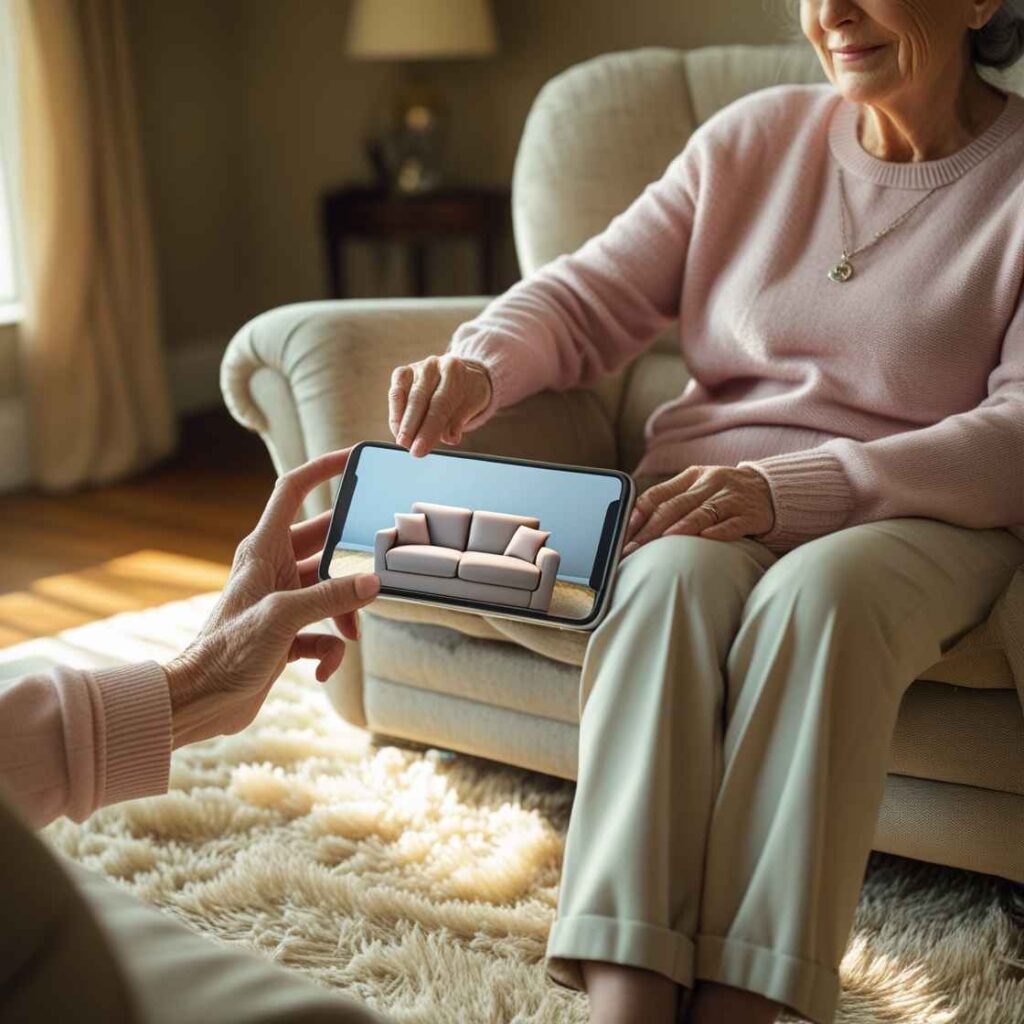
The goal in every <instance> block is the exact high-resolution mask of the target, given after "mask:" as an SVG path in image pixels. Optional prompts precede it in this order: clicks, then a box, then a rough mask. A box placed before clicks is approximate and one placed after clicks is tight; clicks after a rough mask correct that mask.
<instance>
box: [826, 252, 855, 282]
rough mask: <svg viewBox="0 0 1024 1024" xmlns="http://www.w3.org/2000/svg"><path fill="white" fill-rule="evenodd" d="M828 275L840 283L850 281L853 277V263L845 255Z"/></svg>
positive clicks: (830, 278) (831, 279)
mask: <svg viewBox="0 0 1024 1024" xmlns="http://www.w3.org/2000/svg"><path fill="white" fill-rule="evenodd" d="M828 277H829V280H830V281H836V282H838V283H839V284H842V283H843V282H844V281H849V280H850V278H851V277H853V264H852V263H851V262H850V261H849V260H848V259H846V258H845V257H844V258H843V259H841V260H840V261H839V262H838V263H837V264H836V265H835V266H834V267H833V268H832V269H831V270H830V271H829V272H828Z"/></svg>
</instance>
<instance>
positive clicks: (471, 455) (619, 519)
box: [317, 441, 636, 630]
mask: <svg viewBox="0 0 1024 1024" xmlns="http://www.w3.org/2000/svg"><path fill="white" fill-rule="evenodd" d="M366 448H385V449H394V450H397V451H404V452H406V453H407V454H408V449H407V448H405V447H404V446H403V445H400V444H396V443H393V442H389V441H360V442H358V443H357V444H355V445H353V447H352V451H351V453H350V454H349V457H348V462H347V463H346V464H345V471H344V473H343V474H342V477H341V483H340V484H339V485H338V490H337V493H336V494H335V496H334V503H333V512H332V514H331V525H330V527H329V529H328V532H327V540H326V542H325V543H324V549H323V554H322V555H321V558H320V566H319V569H318V572H317V575H318V577H319V578H320V579H321V580H326V579H330V578H331V577H330V575H329V570H330V564H331V558H332V556H333V553H334V549H335V547H336V546H337V544H338V541H339V539H340V537H341V533H342V529H343V527H344V524H345V518H346V517H347V515H348V508H349V505H350V504H351V500H352V492H353V490H354V488H355V478H356V475H357V471H358V466H359V459H360V457H361V455H362V453H363V451H364V450H365V449H366ZM430 454H431V455H439V456H442V457H444V458H456V459H472V460H476V461H483V462H506V463H509V464H511V465H517V466H536V467H540V468H545V469H554V470H559V471H563V472H575V473H587V474H590V475H595V474H597V475H601V476H612V477H615V478H616V479H618V480H619V482H620V484H621V485H622V493H621V495H620V498H619V513H618V515H617V516H616V517H615V518H614V521H613V522H612V523H611V524H609V525H606V526H605V529H604V531H603V532H602V534H601V537H600V539H599V540H598V550H601V548H605V550H606V551H607V552H608V553H607V555H606V557H605V562H604V566H603V567H602V572H601V582H600V585H599V586H598V588H597V591H596V597H595V600H594V607H593V610H592V611H591V613H590V615H588V616H587V617H586V618H585V619H571V618H568V617H567V616H562V615H559V616H551V615H548V614H547V613H545V612H532V613H531V611H530V609H528V608H514V607H512V606H509V605H502V604H490V603H488V602H485V601H475V600H470V599H468V598H456V597H451V596H443V597H442V596H438V597H433V596H432V595H430V594H429V593H426V592H424V591H418V590H417V591H412V590H402V589H401V588H399V587H385V586H383V585H382V586H381V589H380V592H379V593H378V595H377V596H378V599H389V598H390V599H392V600H399V601H418V602H423V603H426V604H431V605H437V606H438V607H442V608H452V609H455V610H456V611H474V612H479V613H482V614H485V615H490V616H498V617H500V618H509V619H517V620H519V621H521V622H532V623H535V624H537V625H543V626H550V627H555V628H561V629H584V630H586V629H592V628H594V626H596V625H597V623H598V622H599V621H600V619H601V617H602V616H603V614H604V610H605V607H606V605H607V599H608V595H609V593H610V590H611V585H612V583H613V582H614V576H615V570H616V568H617V566H618V560H619V556H620V554H621V550H622V546H623V539H624V536H625V525H626V522H627V521H628V516H629V514H630V512H631V511H632V507H633V502H634V500H635V496H636V485H635V483H634V481H633V478H632V477H631V476H630V475H629V474H628V473H624V472H623V471H622V470H619V469H605V468H603V467H602V468H595V467H593V466H574V465H567V464H565V463H560V462H544V461H541V460H538V459H520V458H516V457H514V456H509V455H485V454H481V453H478V452H464V451H456V450H451V451H448V450H444V449H435V451H433V452H431V453H430ZM411 457H412V456H410V458H411ZM350 480H351V481H352V483H351V484H349V483H348V481H350Z"/></svg>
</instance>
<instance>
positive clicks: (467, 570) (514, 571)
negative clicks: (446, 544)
mask: <svg viewBox="0 0 1024 1024" xmlns="http://www.w3.org/2000/svg"><path fill="white" fill-rule="evenodd" d="M459 578H460V579H463V580H471V581H472V582H474V583H493V584H495V585H496V586H499V587H519V588H520V589H522V590H536V589H537V585H538V584H539V583H540V569H538V568H537V566H535V565H534V564H533V563H532V562H524V561H523V560H522V559H521V558H510V557H509V556H508V555H492V554H491V553H490V552H488V551H467V552H465V553H464V554H463V556H462V558H461V559H460V560H459Z"/></svg>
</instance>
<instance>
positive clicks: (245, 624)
mask: <svg viewBox="0 0 1024 1024" xmlns="http://www.w3.org/2000/svg"><path fill="white" fill-rule="evenodd" d="M351 450H352V449H351V447H349V448H342V449H341V450H340V451H336V452H330V453H329V454H327V455H323V456H321V457H320V458H317V459H313V460H311V461H310V462H307V463H305V465H302V466H299V467H298V468H297V469H294V470H292V471H291V472H290V473H286V474H285V475H284V476H282V477H280V479H279V480H278V481H277V485H276V487H275V488H274V492H273V494H272V495H271V496H270V500H269V501H268V502H267V506H266V508H265V509H264V511H263V515H262V516H261V517H260V521H259V522H258V523H257V524H256V527H255V529H254V530H253V531H252V533H250V534H249V535H248V536H247V537H246V538H245V539H244V540H243V541H242V542H241V544H239V545H238V549H237V550H236V552H235V558H234V562H233V564H232V566H231V575H230V577H229V578H228V582H227V584H226V586H225V587H224V591H223V593H222V594H221V596H220V600H219V601H218V602H217V605H216V607H215V608H214V610H213V612H212V614H211V615H210V618H209V620H208V621H207V622H206V625H205V626H204V627H203V629H202V631H201V632H200V634H199V636H198V637H196V639H195V640H194V641H193V642H192V643H191V644H190V645H189V646H188V647H187V648H186V649H185V651H183V652H182V653H181V654H180V655H179V656H178V657H177V658H174V659H173V660H172V661H171V662H169V663H168V664H167V665H166V666H164V670H165V672H166V674H167V679H168V684H169V686H170V692H171V709H172V718H173V730H174V746H175V747H180V746H182V745H183V744H185V743H192V742H195V741H196V740H201V739H208V738H209V737H211V736H217V735H220V734H222V733H231V732H238V731H239V730H241V729H244V728H245V726H247V725H248V724H249V723H250V722H251V721H252V720H253V718H255V717H256V712H257V711H259V709H260V707H261V705H262V704H263V701H264V699H265V698H266V696H267V693H268V692H269V691H270V687H271V686H272V685H273V684H274V682H275V680H276V679H277V677H278V676H279V675H280V674H281V672H282V671H283V670H284V667H285V665H287V664H288V662H290V661H295V660H296V659H297V658H313V659H315V660H316V661H317V662H319V664H318V665H317V669H316V677H317V679H319V680H320V681H321V682H324V681H325V680H326V679H327V678H328V677H329V676H330V675H331V674H332V673H333V672H335V671H337V669H338V666H339V665H340V664H341V660H342V657H343V656H344V654H345V642H344V640H343V639H342V638H341V637H339V636H334V635H332V634H330V633H312V632H309V633H307V632H300V630H302V629H303V628H304V627H305V626H308V625H311V624H312V623H315V622H319V621H320V620H321V619H326V618H331V619H333V620H334V623H335V625H336V626H337V627H338V630H339V631H340V632H341V633H342V635H343V636H347V637H348V638H349V639H357V638H358V636H359V631H358V626H357V625H356V619H355V611H356V609H358V608H361V607H362V606H363V605H365V604H368V603H369V602H370V601H372V600H373V598H374V597H375V596H376V594H377V591H378V590H379V589H380V579H379V577H378V576H376V575H375V574H373V573H365V574H362V575H358V576H341V577H339V578H338V579H331V580H324V581H323V582H319V581H318V579H317V567H318V564H319V561H320V551H321V550H322V548H323V546H324V541H325V539H326V536H327V528H328V526H329V525H330V520H331V514H330V512H324V513H323V514H322V515H318V516H314V517H313V518H312V519H307V520H306V521H305V522H302V523H299V524H297V525H295V526H293V525H292V520H293V519H294V518H295V516H296V515H297V514H298V512H299V509H300V508H301V507H302V502H303V500H304V499H305V497H306V495H307V494H309V492H310V491H311V490H312V489H313V488H314V487H316V486H317V485H318V484H321V483H323V482H324V481H326V480H329V479H331V477H334V476H337V475H338V474H339V473H341V472H342V470H344V468H345V464H346V463H347V462H348V456H349V453H350V452H351ZM364 581H368V583H364ZM364 585H365V587H366V589H364Z"/></svg>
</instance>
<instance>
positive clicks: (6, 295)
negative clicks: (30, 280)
mask: <svg viewBox="0 0 1024 1024" xmlns="http://www.w3.org/2000/svg"><path fill="white" fill-rule="evenodd" d="M13 28H14V26H13V24H12V23H11V12H10V5H9V4H7V3H4V2H2V0H0V323H2V322H4V321H11V320H16V319H20V313H21V310H20V306H19V300H20V298H21V296H22V292H23V289H22V287H21V285H22V280H23V279H22V273H21V263H20V260H19V245H18V234H19V232H18V220H17V216H16V208H15V205H14V197H15V196H16V195H17V187H16V180H17V179H16V176H15V160H14V153H15V149H14V147H15V145H16V139H17V133H16V131H15V124H16V121H15V118H16V116H17V114H16V102H15V100H16V96H15V89H16V88H17V79H16V71H15V64H14V62H15V60H16V53H15V45H14V39H13Z"/></svg>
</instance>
